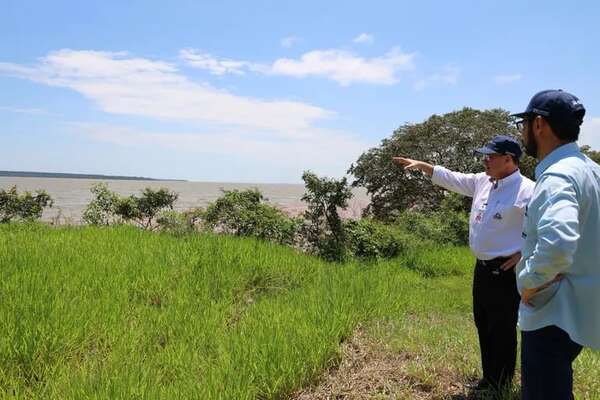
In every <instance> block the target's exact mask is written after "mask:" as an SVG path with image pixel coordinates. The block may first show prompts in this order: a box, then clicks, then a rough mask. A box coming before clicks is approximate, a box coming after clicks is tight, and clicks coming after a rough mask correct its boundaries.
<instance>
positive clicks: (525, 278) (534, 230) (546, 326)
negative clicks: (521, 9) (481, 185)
mask: <svg viewBox="0 0 600 400" xmlns="http://www.w3.org/2000/svg"><path fill="white" fill-rule="evenodd" d="M584 115H585V108H584V107H583V105H582V104H581V103H580V102H579V99H578V98H577V97H575V96H573V95H572V94H569V93H566V92H563V91H561V90H546V91H543V92H540V93H538V94H536V95H535V96H533V98H532V99H531V101H530V102H529V105H528V106H527V109H526V111H525V112H523V113H520V114H516V116H517V117H521V118H523V120H522V121H520V124H521V125H522V126H521V132H522V135H523V142H524V144H525V148H526V151H527V153H528V154H529V155H531V156H534V157H536V158H537V159H538V160H539V164H538V165H537V167H536V171H535V175H536V186H535V189H534V193H533V196H532V198H531V201H530V203H529V205H528V208H527V212H526V215H525V222H524V227H523V237H524V238H525V243H524V247H523V250H522V259H521V261H520V262H519V264H518V265H517V269H516V273H517V287H518V290H519V292H520V294H521V304H520V307H519V327H520V328H521V332H522V333H521V334H522V341H521V343H522V351H521V377H522V382H521V383H522V393H523V399H524V400H533V399H543V400H552V399H557V400H559V399H560V400H563V399H564V400H567V399H572V398H573V395H572V388H573V370H572V363H573V361H574V360H575V358H576V357H577V356H578V355H579V353H580V351H581V349H582V346H587V347H592V348H598V349H600V242H599V239H598V238H600V167H599V166H598V164H596V163H594V162H593V161H591V160H590V159H589V158H588V157H586V156H585V155H583V154H582V153H581V152H580V151H579V147H578V145H577V143H576V140H577V138H578V136H579V130H580V125H581V123H582V121H583V117H584Z"/></svg>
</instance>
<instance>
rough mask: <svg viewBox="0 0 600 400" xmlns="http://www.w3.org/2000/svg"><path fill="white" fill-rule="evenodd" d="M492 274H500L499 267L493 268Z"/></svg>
mask: <svg viewBox="0 0 600 400" xmlns="http://www.w3.org/2000/svg"><path fill="white" fill-rule="evenodd" d="M492 274H493V275H500V269H493V270H492Z"/></svg>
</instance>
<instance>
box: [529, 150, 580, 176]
mask: <svg viewBox="0 0 600 400" xmlns="http://www.w3.org/2000/svg"><path fill="white" fill-rule="evenodd" d="M577 153H579V146H578V145H577V143H576V142H571V143H567V144H563V145H561V146H559V147H557V148H555V149H554V150H552V152H550V154H548V155H547V156H546V157H544V159H543V160H542V161H540V162H539V164H538V165H537V167H535V179H536V180H537V179H539V177H540V176H541V175H542V174H543V173H544V171H546V170H547V169H548V167H550V166H551V165H552V164H554V163H556V162H558V161H560V160H562V159H563V158H567V157H569V156H572V155H573V154H577Z"/></svg>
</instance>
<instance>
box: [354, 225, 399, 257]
mask: <svg viewBox="0 0 600 400" xmlns="http://www.w3.org/2000/svg"><path fill="white" fill-rule="evenodd" d="M344 229H345V232H346V243H347V248H348V251H349V252H350V253H351V254H352V255H353V256H354V257H357V258H363V259H365V258H366V259H387V258H393V257H396V256H398V255H400V254H402V253H403V252H404V251H405V250H406V249H407V246H408V241H409V240H410V239H409V238H408V237H407V235H406V234H405V233H403V232H401V231H400V230H399V229H397V228H395V227H393V226H391V225H386V224H384V223H381V222H377V221H375V220H372V219H368V218H363V219H360V220H357V221H354V220H349V221H345V223H344Z"/></svg>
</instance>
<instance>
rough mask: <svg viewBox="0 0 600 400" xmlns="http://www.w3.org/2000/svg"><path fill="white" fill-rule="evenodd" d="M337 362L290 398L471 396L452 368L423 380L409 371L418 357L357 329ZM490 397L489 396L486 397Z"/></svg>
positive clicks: (347, 399)
mask: <svg viewBox="0 0 600 400" xmlns="http://www.w3.org/2000/svg"><path fill="white" fill-rule="evenodd" d="M341 357H342V359H341V362H340V363H339V365H337V366H336V367H335V368H332V369H330V370H329V371H327V372H326V373H325V374H324V375H323V376H322V378H321V380H320V382H318V383H317V384H316V386H314V387H309V388H304V389H302V390H301V391H299V392H297V393H295V394H294V395H293V396H292V399H294V400H315V399H316V400H350V399H357V400H358V399H378V400H379V399H381V400H383V399H416V400H434V399H435V400H442V399H444V400H448V399H453V400H459V399H471V398H474V397H469V396H468V394H467V393H468V391H467V389H466V388H465V383H466V382H465V377H463V376H457V374H456V373H453V372H452V371H445V372H443V373H441V372H440V371H436V375H435V376H434V378H435V379H432V381H433V382H434V383H424V382H422V381H421V380H420V379H419V378H418V377H417V376H416V375H415V374H411V373H410V364H411V363H412V364H414V363H415V362H418V356H416V355H412V354H408V353H392V352H390V351H387V350H386V349H385V348H384V346H383V344H381V343H375V342H373V341H372V340H370V339H369V338H368V337H367V335H366V334H365V333H364V330H363V329H361V328H359V329H357V330H356V332H355V333H354V335H353V336H352V338H351V339H350V340H348V341H347V342H346V343H345V344H344V345H343V349H342V356H341ZM490 398H491V397H490Z"/></svg>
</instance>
